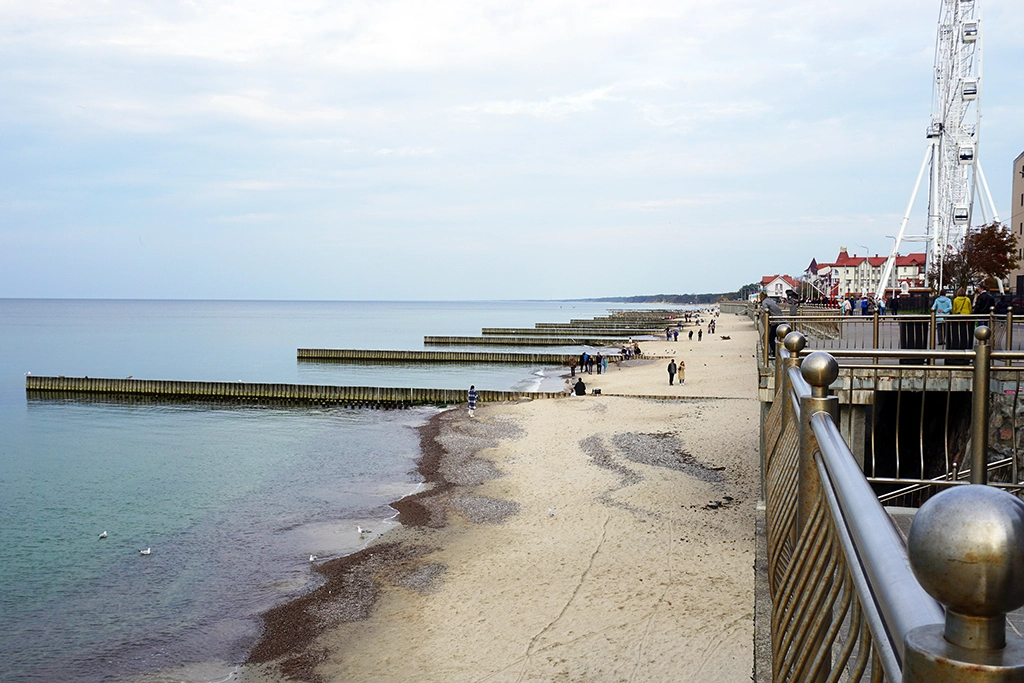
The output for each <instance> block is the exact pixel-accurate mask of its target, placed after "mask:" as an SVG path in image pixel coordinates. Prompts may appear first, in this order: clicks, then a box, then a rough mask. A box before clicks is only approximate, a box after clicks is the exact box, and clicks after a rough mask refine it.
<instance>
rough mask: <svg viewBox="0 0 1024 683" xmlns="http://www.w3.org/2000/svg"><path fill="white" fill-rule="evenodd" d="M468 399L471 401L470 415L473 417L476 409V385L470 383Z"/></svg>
mask: <svg viewBox="0 0 1024 683" xmlns="http://www.w3.org/2000/svg"><path fill="white" fill-rule="evenodd" d="M466 401H467V402H468V403H469V416H470V417H473V411H474V410H476V385H474V384H470V385H469V394H468V395H467V396H466Z"/></svg>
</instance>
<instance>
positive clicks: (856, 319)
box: [758, 307, 1024, 363]
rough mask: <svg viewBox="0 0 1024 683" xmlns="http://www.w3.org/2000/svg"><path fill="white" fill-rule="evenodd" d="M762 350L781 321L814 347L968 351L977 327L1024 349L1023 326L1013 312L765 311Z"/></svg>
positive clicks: (1002, 344)
mask: <svg viewBox="0 0 1024 683" xmlns="http://www.w3.org/2000/svg"><path fill="white" fill-rule="evenodd" d="M760 317H761V319H760V321H759V325H758V327H759V330H760V331H761V334H762V343H761V346H762V354H763V360H764V362H765V363H767V362H768V355H769V347H770V346H771V342H770V334H771V331H772V330H774V329H776V328H777V326H778V325H779V324H781V323H785V324H788V325H789V326H790V329H791V330H792V331H795V332H800V333H801V334H803V335H804V337H805V338H806V339H807V346H808V348H810V349H819V350H826V351H831V350H833V349H938V348H945V349H966V348H970V346H971V335H972V333H973V330H974V328H975V327H976V326H978V325H984V326H986V327H988V328H989V329H990V330H992V332H993V338H992V347H993V348H994V349H998V350H1002V351H1022V350H1024V324H1022V321H1020V320H1019V319H1015V318H1014V315H1013V312H1012V311H1009V312H1007V313H1006V314H1005V315H999V316H997V315H996V314H994V313H988V314H984V315H947V316H944V317H943V316H937V315H936V314H935V311H932V312H931V313H930V314H927V315H879V314H878V313H877V312H876V313H874V314H872V315H869V316H862V315H847V316H844V315H840V314H839V313H838V312H837V311H835V310H834V309H825V310H816V309H809V308H806V307H805V308H801V310H800V313H799V315H782V316H774V317H772V318H770V319H769V316H768V314H767V313H764V312H762V313H761V314H760Z"/></svg>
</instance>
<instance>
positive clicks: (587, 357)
mask: <svg viewBox="0 0 1024 683" xmlns="http://www.w3.org/2000/svg"><path fill="white" fill-rule="evenodd" d="M577 367H579V369H580V374H583V373H584V372H586V373H587V374H588V375H593V374H594V368H597V374H599V375H600V374H601V373H602V372H608V356H605V355H603V354H601V353H597V354H595V355H591V354H589V353H587V352H586V351H584V352H583V353H581V354H580V358H579V361H577V360H576V359H575V358H571V359H570V360H569V375H570V376H571V377H575V376H576V368H577Z"/></svg>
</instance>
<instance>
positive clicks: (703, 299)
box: [569, 292, 741, 305]
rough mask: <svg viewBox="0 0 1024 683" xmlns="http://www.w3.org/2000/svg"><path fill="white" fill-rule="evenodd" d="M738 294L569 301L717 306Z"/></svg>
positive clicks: (642, 296) (649, 295)
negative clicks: (716, 304)
mask: <svg viewBox="0 0 1024 683" xmlns="http://www.w3.org/2000/svg"><path fill="white" fill-rule="evenodd" d="M740 298H741V297H740V296H739V293H738V292H718V293H709V294H648V295H641V296H607V297H600V298H595V299H569V301H592V302H596V303H616V302H621V303H624V304H672V305H680V304H682V305H693V304H715V303H718V302H719V301H735V300H737V299H740Z"/></svg>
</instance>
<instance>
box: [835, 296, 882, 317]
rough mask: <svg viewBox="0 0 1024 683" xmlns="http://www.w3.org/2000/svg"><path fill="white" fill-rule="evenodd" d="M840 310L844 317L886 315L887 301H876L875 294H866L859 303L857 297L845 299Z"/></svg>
mask: <svg viewBox="0 0 1024 683" xmlns="http://www.w3.org/2000/svg"><path fill="white" fill-rule="evenodd" d="M839 309H840V310H841V311H842V313H843V315H874V314H875V313H876V312H877V313H878V314H879V315H885V311H886V305H885V299H882V298H879V299H878V300H877V301H876V300H875V295H874V294H865V295H863V296H861V298H860V300H859V301H858V300H857V297H855V296H851V297H849V298H847V299H843V301H842V303H841V304H840V305H839Z"/></svg>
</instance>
